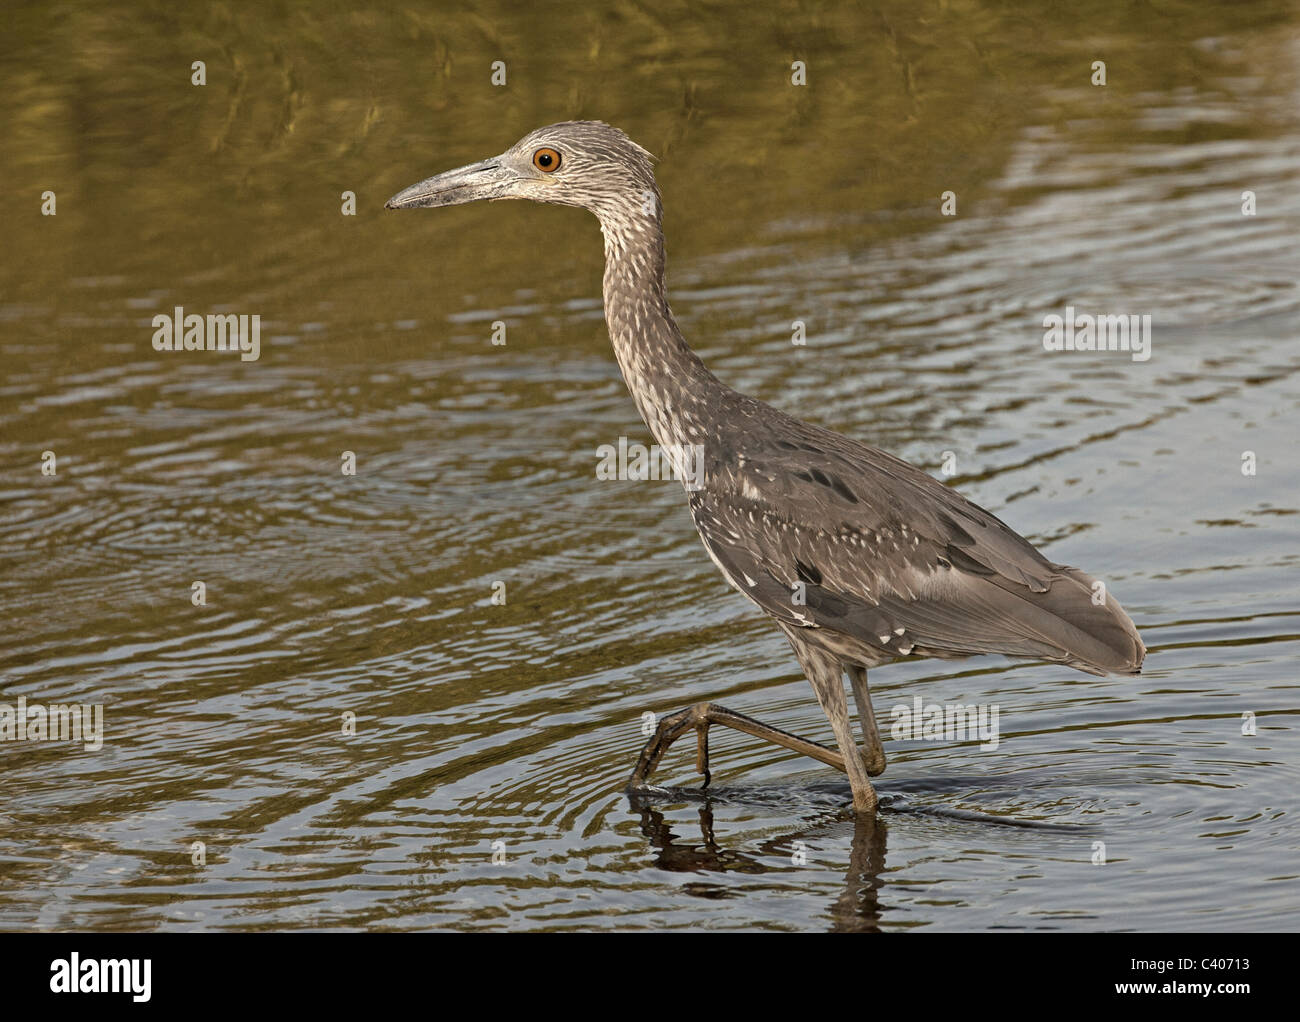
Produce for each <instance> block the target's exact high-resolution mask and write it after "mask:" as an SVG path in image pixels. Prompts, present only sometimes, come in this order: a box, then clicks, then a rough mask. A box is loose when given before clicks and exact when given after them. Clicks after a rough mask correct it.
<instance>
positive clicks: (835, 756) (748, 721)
mask: <svg viewBox="0 0 1300 1022" xmlns="http://www.w3.org/2000/svg"><path fill="white" fill-rule="evenodd" d="M714 724H719V725H721V726H723V727H729V728H732V729H733V730H735V731H742V732H744V733H745V734H747V735H753V736H754V737H755V738H763V739H766V740H767V741H769V742H773V743H775V744H776V745H780V746H782V747H783V748H786V749H791V750H793V751H794V752H798V753H802V754H803V755H805V756H811V757H812V758H813V759H815V760H818V761H819V762H822V763H825V764H826V765H827V766H832V767H834V768H835V769H836V770H839V771H840V772H845V769H844V757H843V756H841V755H840V754H839V753H838V752H837V751H835V750H834V749H828V748H826V746H824V745H818V744H817V743H816V742H810V741H808V740H807V739H806V738H800V737H799V736H798V735H793V734H791V733H790V732H789V731H782V730H781V729H780V728H776V727H772V726H771V725H768V724H764V723H763V722H762V721H760V720H755V719H754V718H753V717H747V716H746V715H745V714H743V713H737V712H736V711H735V710H729V709H727V708H726V707H725V706H719V705H718V704H717V703H696V704H695V705H694V706H691V707H688V708H687V709H685V710H678V711H677V712H676V713H670V714H669V715H668V716H666V717H664V718H663V719H661V720H660V721H659V726H658V727H657V728H655V733H654V734H653V735H651V736H650V740H649V741H647V742H646V744H645V747H644V748H643V749H642V750H641V755H640V756H639V757H638V759H637V764H636V769H635V770H633V771H632V778H631V780H630V781H629V782H628V788H629V789H631V790H637V789H640V788H644V787H646V786H647V783H648V781H649V778H650V775H651V774H652V773H654V771H655V768H656V767H657V766H658V765H659V760H660V759H662V758H663V755H664V753H665V752H667V751H668V747H669V746H670V745H672V744H673V742H675V741H677V739H678V738H681V737H682V736H683V735H684V734H686V732H688V731H691V730H694V731H695V734H696V747H695V767H696V769H697V770H699V772H700V773H701V774H703V775H704V785H705V787H707V786H708V785H709V783H710V781H711V780H712V775H711V774H710V772H709V728H710V726H712V725H714Z"/></svg>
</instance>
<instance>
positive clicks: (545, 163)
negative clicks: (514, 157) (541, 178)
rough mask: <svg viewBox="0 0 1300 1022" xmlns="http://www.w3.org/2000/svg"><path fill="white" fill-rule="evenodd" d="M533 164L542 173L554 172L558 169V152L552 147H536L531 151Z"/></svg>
mask: <svg viewBox="0 0 1300 1022" xmlns="http://www.w3.org/2000/svg"><path fill="white" fill-rule="evenodd" d="M533 166H534V167H536V168H537V169H538V170H540V171H541V172H542V173H544V174H554V173H555V172H556V171H557V170H559V169H560V154H559V153H557V152H556V151H555V150H554V149H538V150H537V152H535V153H533Z"/></svg>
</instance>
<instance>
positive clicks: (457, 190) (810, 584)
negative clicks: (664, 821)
mask: <svg viewBox="0 0 1300 1022" xmlns="http://www.w3.org/2000/svg"><path fill="white" fill-rule="evenodd" d="M650 162H651V157H650V154H649V153H647V152H646V151H645V150H644V149H642V148H641V147H640V146H638V145H637V144H636V143H635V142H633V141H632V140H631V139H629V138H628V137H627V136H626V135H624V134H623V132H621V131H619V130H618V129H616V128H611V127H610V126H609V125H607V124H603V123H601V122H599V121H569V122H565V123H563V124H552V125H550V126H549V127H546V128H539V129H538V130H537V131H534V132H532V133H531V134H529V135H526V136H525V137H524V138H523V139H521V140H520V141H519V142H517V143H515V145H513V146H512V147H511V148H509V149H507V150H506V151H505V152H504V153H502V154H501V155H500V156H496V157H493V158H492V159H490V160H484V161H483V162H482V163H473V164H470V165H469V166H467V167H461V168H459V169H458V170H451V171H448V172H447V173H445V174H438V175H436V176H435V177H431V178H429V179H428V180H426V181H421V182H420V183H419V184H417V185H412V186H411V187H410V188H407V189H406V190H405V191H402V192H399V193H398V194H397V195H395V196H393V197H392V198H391V199H389V200H388V203H387V207H388V208H389V209H406V208H410V207H418V206H452V205H459V204H460V203H465V202H473V201H475V200H476V199H535V200H537V201H538V202H554V203H560V204H561V205H566V206H582V207H583V208H585V209H589V210H591V212H593V213H595V214H596V216H597V217H599V218H600V229H601V232H602V233H603V234H604V236H605V286H604V291H605V320H606V323H607V324H608V326H609V335H610V339H611V340H612V341H613V343H614V356H615V358H617V359H618V364H619V367H620V368H621V369H622V371H623V379H624V380H626V381H627V387H628V390H629V391H631V393H632V398H633V400H634V401H635V402H636V405H637V408H638V409H639V410H640V412H641V417H642V418H643V419H644V420H645V423H646V425H647V426H648V427H649V428H650V432H651V433H653V434H654V437H655V440H656V441H657V442H658V443H659V445H660V446H661V447H662V448H664V449H665V450H669V451H687V450H700V449H702V452H703V459H702V465H703V472H702V475H701V474H698V473H697V474H695V475H694V476H692V477H691V478H690V480H689V482H688V485H687V493H688V496H689V499H690V508H691V516H692V517H693V518H694V519H695V527H696V528H697V529H698V530H699V533H700V538H701V539H702V540H703V541H704V548H705V549H706V550H707V551H708V552H709V556H710V557H712V558H713V562H714V563H715V564H716V565H717V566H718V568H719V569H720V570H721V571H722V574H723V575H725V576H726V578H727V581H728V582H730V583H731V584H732V585H733V586H735V587H736V588H737V589H739V590H740V591H741V592H742V593H743V594H744V595H745V596H747V597H749V599H751V600H752V601H753V602H754V603H756V604H758V606H759V608H760V609H762V610H763V611H764V612H765V613H767V614H768V615H769V616H771V617H772V618H774V619H775V620H776V624H777V626H778V627H779V628H780V629H781V631H783V632H784V633H785V635H786V638H788V639H789V640H790V644H791V645H792V646H793V647H794V653H795V656H796V657H798V659H799V663H800V665H801V666H802V667H803V670H804V674H806V675H807V677H808V681H809V682H810V683H811V684H812V687H813V691H814V692H815V693H816V694H817V700H818V702H820V703H821V707H822V710H823V711H824V712H825V713H826V716H827V717H828V718H829V720H830V724H831V728H832V729H833V730H834V732H835V741H836V744H837V745H838V746H839V754H836V753H835V752H834V751H832V750H831V749H828V748H825V747H823V746H821V745H818V744H816V743H813V742H808V741H805V740H804V739H802V738H799V737H797V736H795V735H792V734H789V733H787V732H785V731H781V730H778V729H776V728H771V727H768V726H767V725H765V724H762V723H760V722H759V721H756V720H753V719H752V718H749V717H746V716H743V715H741V714H738V713H735V712H733V711H731V710H727V709H726V708H724V707H721V706H716V705H713V704H710V703H702V704H700V705H698V706H693V707H691V708H690V709H687V710H683V711H680V712H678V713H675V714H672V715H671V716H668V717H666V718H664V719H663V720H662V721H661V722H660V725H659V729H658V731H657V732H656V734H655V735H654V736H653V737H652V738H651V740H650V742H649V743H648V744H647V745H646V747H645V749H644V751H643V752H642V753H641V758H640V761H639V762H638V764H637V768H636V771H635V772H634V774H633V777H632V784H633V786H640V785H642V784H644V783H645V781H646V778H647V777H648V776H649V774H650V772H651V771H652V770H653V769H654V767H655V765H656V764H657V763H658V761H659V758H660V756H661V755H662V754H663V752H664V750H665V749H666V748H667V747H668V746H669V745H670V744H671V743H672V741H673V740H674V739H676V738H677V737H679V736H681V735H683V734H685V733H687V732H688V731H691V730H694V731H696V733H697V739H698V743H699V753H698V756H699V758H698V765H699V769H700V770H701V772H703V773H704V775H705V783H706V784H707V783H708V745H707V741H708V728H709V725H711V724H720V725H725V726H727V727H732V728H736V729H737V730H740V731H744V732H746V733H748V734H752V735H757V736H759V737H762V738H766V739H769V740H771V741H774V742H776V743H778V744H779V745H782V746H784V747H786V748H789V749H794V750H796V751H798V752H802V753H804V754H806V755H809V756H812V757H814V758H816V759H818V760H820V761H822V762H823V763H827V764H829V765H831V766H834V767H836V768H837V769H839V770H842V771H844V772H845V773H847V774H848V777H849V783H850V785H851V786H852V788H853V806H854V808H855V809H856V810H858V811H866V810H871V809H874V808H875V805H876V794H875V791H874V790H873V789H872V787H871V781H870V780H869V779H868V778H869V776H874V775H876V774H879V773H880V772H882V771H883V770H884V769H885V753H884V750H883V748H882V747H881V744H880V735H879V732H878V730H877V728H876V721H875V717H874V715H873V714H872V710H871V696H870V693H869V691H868V689H867V669H868V668H871V667H875V666H877V665H879V664H882V663H885V662H887V661H890V660H897V659H900V658H903V657H922V656H932V657H944V658H959V657H966V656H972V655H974V654H977V653H1003V654H1006V655H1007V656H1013V657H1030V658H1033V659H1036V660H1050V661H1057V662H1059V663H1064V664H1068V665H1069V666H1071V667H1074V668H1077V669H1079V670H1081V671H1087V672H1089V673H1091V674H1107V673H1110V672H1117V673H1122V674H1136V673H1137V672H1138V670H1139V669H1140V668H1141V666H1142V658H1143V656H1144V655H1145V653H1146V649H1145V647H1144V646H1143V645H1142V640H1141V638H1140V637H1139V636H1138V633H1137V629H1136V628H1134V627H1133V622H1132V621H1131V620H1129V617H1128V615H1127V614H1126V613H1124V610H1123V608H1121V607H1120V605H1119V604H1118V603H1117V602H1115V600H1114V599H1113V598H1112V597H1111V596H1110V595H1109V593H1108V592H1107V591H1106V589H1105V588H1104V587H1102V586H1100V585H1099V584H1098V585H1096V586H1094V580H1093V579H1092V578H1091V577H1090V576H1088V575H1085V574H1084V573H1083V572H1081V571H1077V570H1076V569H1074V568H1069V567H1065V566H1064V565H1060V564H1053V563H1052V562H1051V561H1048V560H1047V559H1046V558H1044V557H1043V556H1042V555H1041V554H1039V553H1038V551H1037V550H1035V549H1034V548H1033V547H1032V546H1030V544H1029V543H1028V541H1026V540H1025V539H1023V538H1022V537H1021V536H1018V535H1017V534H1016V533H1014V532H1012V531H1011V529H1009V528H1007V526H1006V525H1004V524H1003V523H1002V522H1000V521H999V520H998V519H997V518H995V517H994V516H993V515H991V514H989V513H988V512H987V511H985V510H983V509H982V508H979V507H976V506H975V505H974V504H972V503H970V502H969V501H967V500H965V499H963V498H962V497H961V496H959V495H958V494H957V493H955V492H953V491H952V490H950V489H948V487H946V486H944V485H942V484H941V483H939V482H937V481H936V480H934V479H932V478H931V477H930V476H928V475H926V474H925V473H924V472H922V471H920V470H919V469H916V468H913V467H912V466H911V465H909V464H907V463H906V462H903V461H899V460H898V459H897V458H895V457H892V456H891V455H888V454H885V453H884V452H883V451H878V450H876V449H875V448H874V447H868V446H866V445H865V444H860V443H858V442H857V441H855V440H850V439H848V438H847V437H843V436H840V435H839V434H837V433H832V432H830V431H828V430H825V429H821V428H819V427H817V426H811V425H809V424H808V423H806V422H800V421H799V420H798V419H794V418H791V417H790V416H788V415H786V414H785V413H784V412H780V411H778V410H777V409H775V408H772V407H770V406H769V405H765V404H763V403H762V402H761V401H756V400H755V399H754V398H751V397H746V396H745V395H744V394H738V393H736V391H734V390H732V389H731V388H730V387H727V386H725V385H724V384H722V383H720V382H719V381H718V380H717V378H716V377H714V375H713V374H712V373H710V372H709V371H708V369H706V368H705V367H704V364H703V363H702V362H701V361H700V359H699V358H698V357H697V356H696V354H695V353H694V352H693V351H692V350H691V349H690V347H689V346H688V345H687V344H686V341H685V340H684V339H683V338H682V334H681V331H680V330H678V329H677V323H676V321H675V320H674V319H673V314H672V312H671V310H670V309H669V308H668V298H667V296H666V295H665V293H664V236H663V227H662V223H661V219H660V214H661V209H660V199H659V190H658V188H657V186H656V185H655V179H654V174H653V172H652V170H651V166H650ZM845 672H847V673H848V675H849V678H850V680H851V683H852V689H853V695H854V698H855V700H856V702H857V705H858V714H859V717H860V725H861V729H862V736H863V744H862V746H861V747H860V748H859V747H858V746H856V745H855V744H854V738H853V732H852V730H851V729H850V726H849V714H848V705H847V702H846V700H845V695H844V681H843V678H844V674H845Z"/></svg>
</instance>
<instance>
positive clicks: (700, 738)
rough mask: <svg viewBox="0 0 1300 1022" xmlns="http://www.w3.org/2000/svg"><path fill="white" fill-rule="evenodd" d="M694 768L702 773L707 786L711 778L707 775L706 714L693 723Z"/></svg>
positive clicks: (707, 741) (707, 736) (707, 727)
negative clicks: (700, 719)
mask: <svg viewBox="0 0 1300 1022" xmlns="http://www.w3.org/2000/svg"><path fill="white" fill-rule="evenodd" d="M695 770H696V772H697V773H699V774H701V775H703V777H704V784H703V785H702V787H705V788H707V787H708V786H709V781H711V780H713V778H712V777H711V776H710V775H709V718H708V717H707V716H706V717H705V718H704V719H703V720H702V721H700V722H699V723H698V724H696V725H695Z"/></svg>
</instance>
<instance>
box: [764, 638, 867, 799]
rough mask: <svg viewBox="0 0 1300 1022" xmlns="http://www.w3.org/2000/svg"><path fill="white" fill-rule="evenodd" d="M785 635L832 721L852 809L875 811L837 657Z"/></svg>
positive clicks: (802, 640)
mask: <svg viewBox="0 0 1300 1022" xmlns="http://www.w3.org/2000/svg"><path fill="white" fill-rule="evenodd" d="M786 635H787V636H788V637H789V639H790V643H791V645H793V646H794V652H795V656H797V657H798V658H799V663H800V664H801V665H802V666H803V671H804V674H806V675H807V676H808V682H809V684H811V685H812V688H813V692H814V693H816V695H817V701H818V702H819V703H821V706H822V712H823V713H825V714H826V719H827V720H829V721H830V722H831V730H832V731H834V732H835V742H836V744H837V745H839V747H840V752H841V753H842V754H843V758H844V766H845V767H847V769H846V770H845V773H847V774H848V775H849V787H851V788H852V789H853V810H854V812H859V813H870V812H875V809H876V801H877V800H876V789H875V788H873V787H872V786H871V779H870V777H868V776H867V767H866V764H865V763H864V762H863V759H862V755H861V753H860V752H859V751H858V746H857V743H856V742H854V740H853V728H852V727H850V726H849V704H848V701H847V700H846V699H845V698H844V671H843V669H842V667H841V666H840V662H839V660H837V659H836V658H835V657H834V656H832V655H831V654H830V653H827V652H824V651H823V650H821V649H818V648H817V647H815V646H812V645H810V644H809V643H808V642H807V641H806V640H804V639H802V638H799V637H797V636H796V635H795V634H794V633H792V632H789V631H787V632H786Z"/></svg>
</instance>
